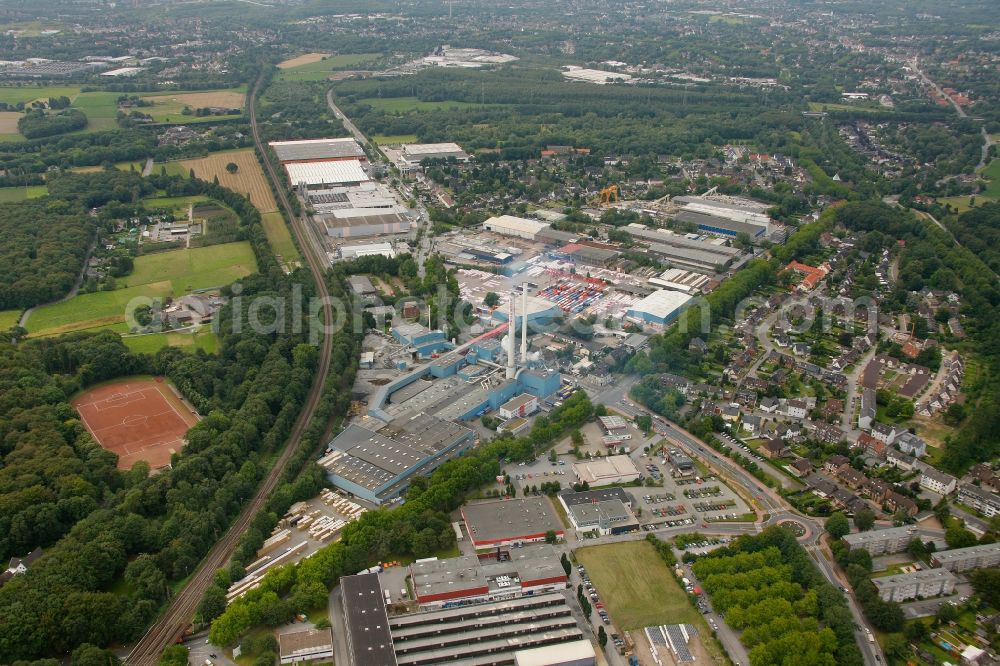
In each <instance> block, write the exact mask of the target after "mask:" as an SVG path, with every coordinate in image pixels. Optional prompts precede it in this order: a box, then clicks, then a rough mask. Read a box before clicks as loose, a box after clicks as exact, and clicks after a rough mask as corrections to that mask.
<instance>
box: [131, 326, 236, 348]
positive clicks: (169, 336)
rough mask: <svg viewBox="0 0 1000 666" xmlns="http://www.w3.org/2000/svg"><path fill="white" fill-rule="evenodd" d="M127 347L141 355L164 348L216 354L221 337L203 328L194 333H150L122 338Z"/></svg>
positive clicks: (209, 329)
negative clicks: (198, 350)
mask: <svg viewBox="0 0 1000 666" xmlns="http://www.w3.org/2000/svg"><path fill="white" fill-rule="evenodd" d="M122 341H123V342H124V343H125V345H126V346H127V347H128V348H129V349H131V350H132V351H134V352H137V353H139V354H155V353H156V352H158V351H160V350H161V349H162V348H164V347H178V348H180V349H184V350H187V351H194V350H195V349H203V350H204V351H206V352H208V353H209V354H214V353H215V351H216V350H217V349H218V348H219V336H217V335H216V334H215V333H213V332H212V330H211V328H207V327H206V328H202V329H200V330H197V331H193V332H190V333H188V332H170V333H149V334H147V335H130V336H125V337H123V338H122Z"/></svg>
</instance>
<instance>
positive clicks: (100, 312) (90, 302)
mask: <svg viewBox="0 0 1000 666" xmlns="http://www.w3.org/2000/svg"><path fill="white" fill-rule="evenodd" d="M171 293H172V285H171V283H170V282H169V281H162V282H154V283H152V284H144V285H140V286H138V287H132V288H130V289H115V290H114V291H96V292H93V293H90V294H78V295H77V296H74V297H73V298H71V299H69V300H67V301H62V302H61V303H53V304H52V305H43V306H41V307H39V308H36V309H35V310H33V311H32V312H31V314H30V315H29V316H28V322H27V324H28V325H27V326H26V328H27V329H28V332H29V333H31V334H32V335H33V336H36V337H38V336H47V335H59V334H60V333H69V332H71V331H82V330H87V329H95V328H111V329H112V330H116V331H119V332H124V327H123V326H121V324H122V322H124V321H125V307H126V306H127V305H128V303H129V301H131V300H132V299H133V298H140V297H145V298H157V297H159V298H165V297H167V296H170V295H171Z"/></svg>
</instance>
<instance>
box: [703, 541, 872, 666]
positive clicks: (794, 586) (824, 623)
mask: <svg viewBox="0 0 1000 666" xmlns="http://www.w3.org/2000/svg"><path fill="white" fill-rule="evenodd" d="M691 568H692V570H693V571H694V572H695V573H696V574H697V575H698V577H699V578H700V579H701V581H702V586H703V587H704V588H705V591H706V592H708V595H709V597H711V599H712V604H713V605H714V606H715V607H716V608H718V609H719V611H720V612H723V613H725V616H726V623H727V624H729V625H730V626H731V627H733V628H735V629H738V630H740V629H741V630H743V633H742V635H741V636H740V642H741V643H743V645H744V646H746V648H747V650H748V651H749V653H750V661H751V663H753V664H754V665H755V666H768V665H770V664H789V663H796V664H810V665H820V664H824V665H826V666H834V665H835V664H842V665H846V664H862V663H863V660H862V658H861V654H860V652H859V651H858V646H857V643H855V640H854V622H853V619H852V617H851V613H850V611H849V610H848V608H847V603H846V602H845V601H844V597H843V596H842V595H841V594H840V591H839V590H837V588H835V587H834V586H833V585H831V584H830V583H829V582H827V580H826V579H825V578H824V577H823V575H822V574H820V572H819V570H817V569H816V566H815V565H814V564H813V562H812V560H810V559H809V555H808V553H806V551H805V549H804V548H802V546H801V545H799V544H798V543H797V542H796V541H795V537H794V535H793V534H792V533H791V532H790V531H789V530H786V529H784V528H782V527H778V526H773V527H769V528H768V529H766V530H765V531H764V532H762V533H761V534H758V535H755V536H742V537H740V538H739V539H737V540H736V541H735V542H734V543H733V544H731V545H729V546H725V547H722V548H719V549H718V550H715V551H713V552H712V553H711V554H709V555H704V556H701V557H699V558H697V559H696V560H695V562H694V564H692V565H691ZM791 655H794V657H792V656H791Z"/></svg>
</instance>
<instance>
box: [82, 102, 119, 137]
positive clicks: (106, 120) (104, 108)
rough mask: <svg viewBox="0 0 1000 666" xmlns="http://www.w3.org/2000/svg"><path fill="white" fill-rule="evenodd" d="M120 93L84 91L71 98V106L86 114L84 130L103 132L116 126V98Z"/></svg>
mask: <svg viewBox="0 0 1000 666" xmlns="http://www.w3.org/2000/svg"><path fill="white" fill-rule="evenodd" d="M121 94H122V93H116V92H85V93H80V94H79V95H77V96H76V98H75V99H73V108H74V109H80V110H81V111H83V112H84V113H85V114H86V115H87V129H85V130H82V131H84V132H103V131H105V130H113V129H117V128H118V98H119V97H120V96H121Z"/></svg>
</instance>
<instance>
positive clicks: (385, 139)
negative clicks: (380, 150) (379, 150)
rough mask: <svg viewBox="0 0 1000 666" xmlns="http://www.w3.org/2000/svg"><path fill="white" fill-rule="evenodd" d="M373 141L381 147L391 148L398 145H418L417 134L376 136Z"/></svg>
mask: <svg viewBox="0 0 1000 666" xmlns="http://www.w3.org/2000/svg"><path fill="white" fill-rule="evenodd" d="M372 140H373V141H375V143H377V144H379V145H380V146H391V145H393V144H398V143H416V142H417V140H418V139H417V135H416V134H376V135H374V136H373V137H372Z"/></svg>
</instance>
